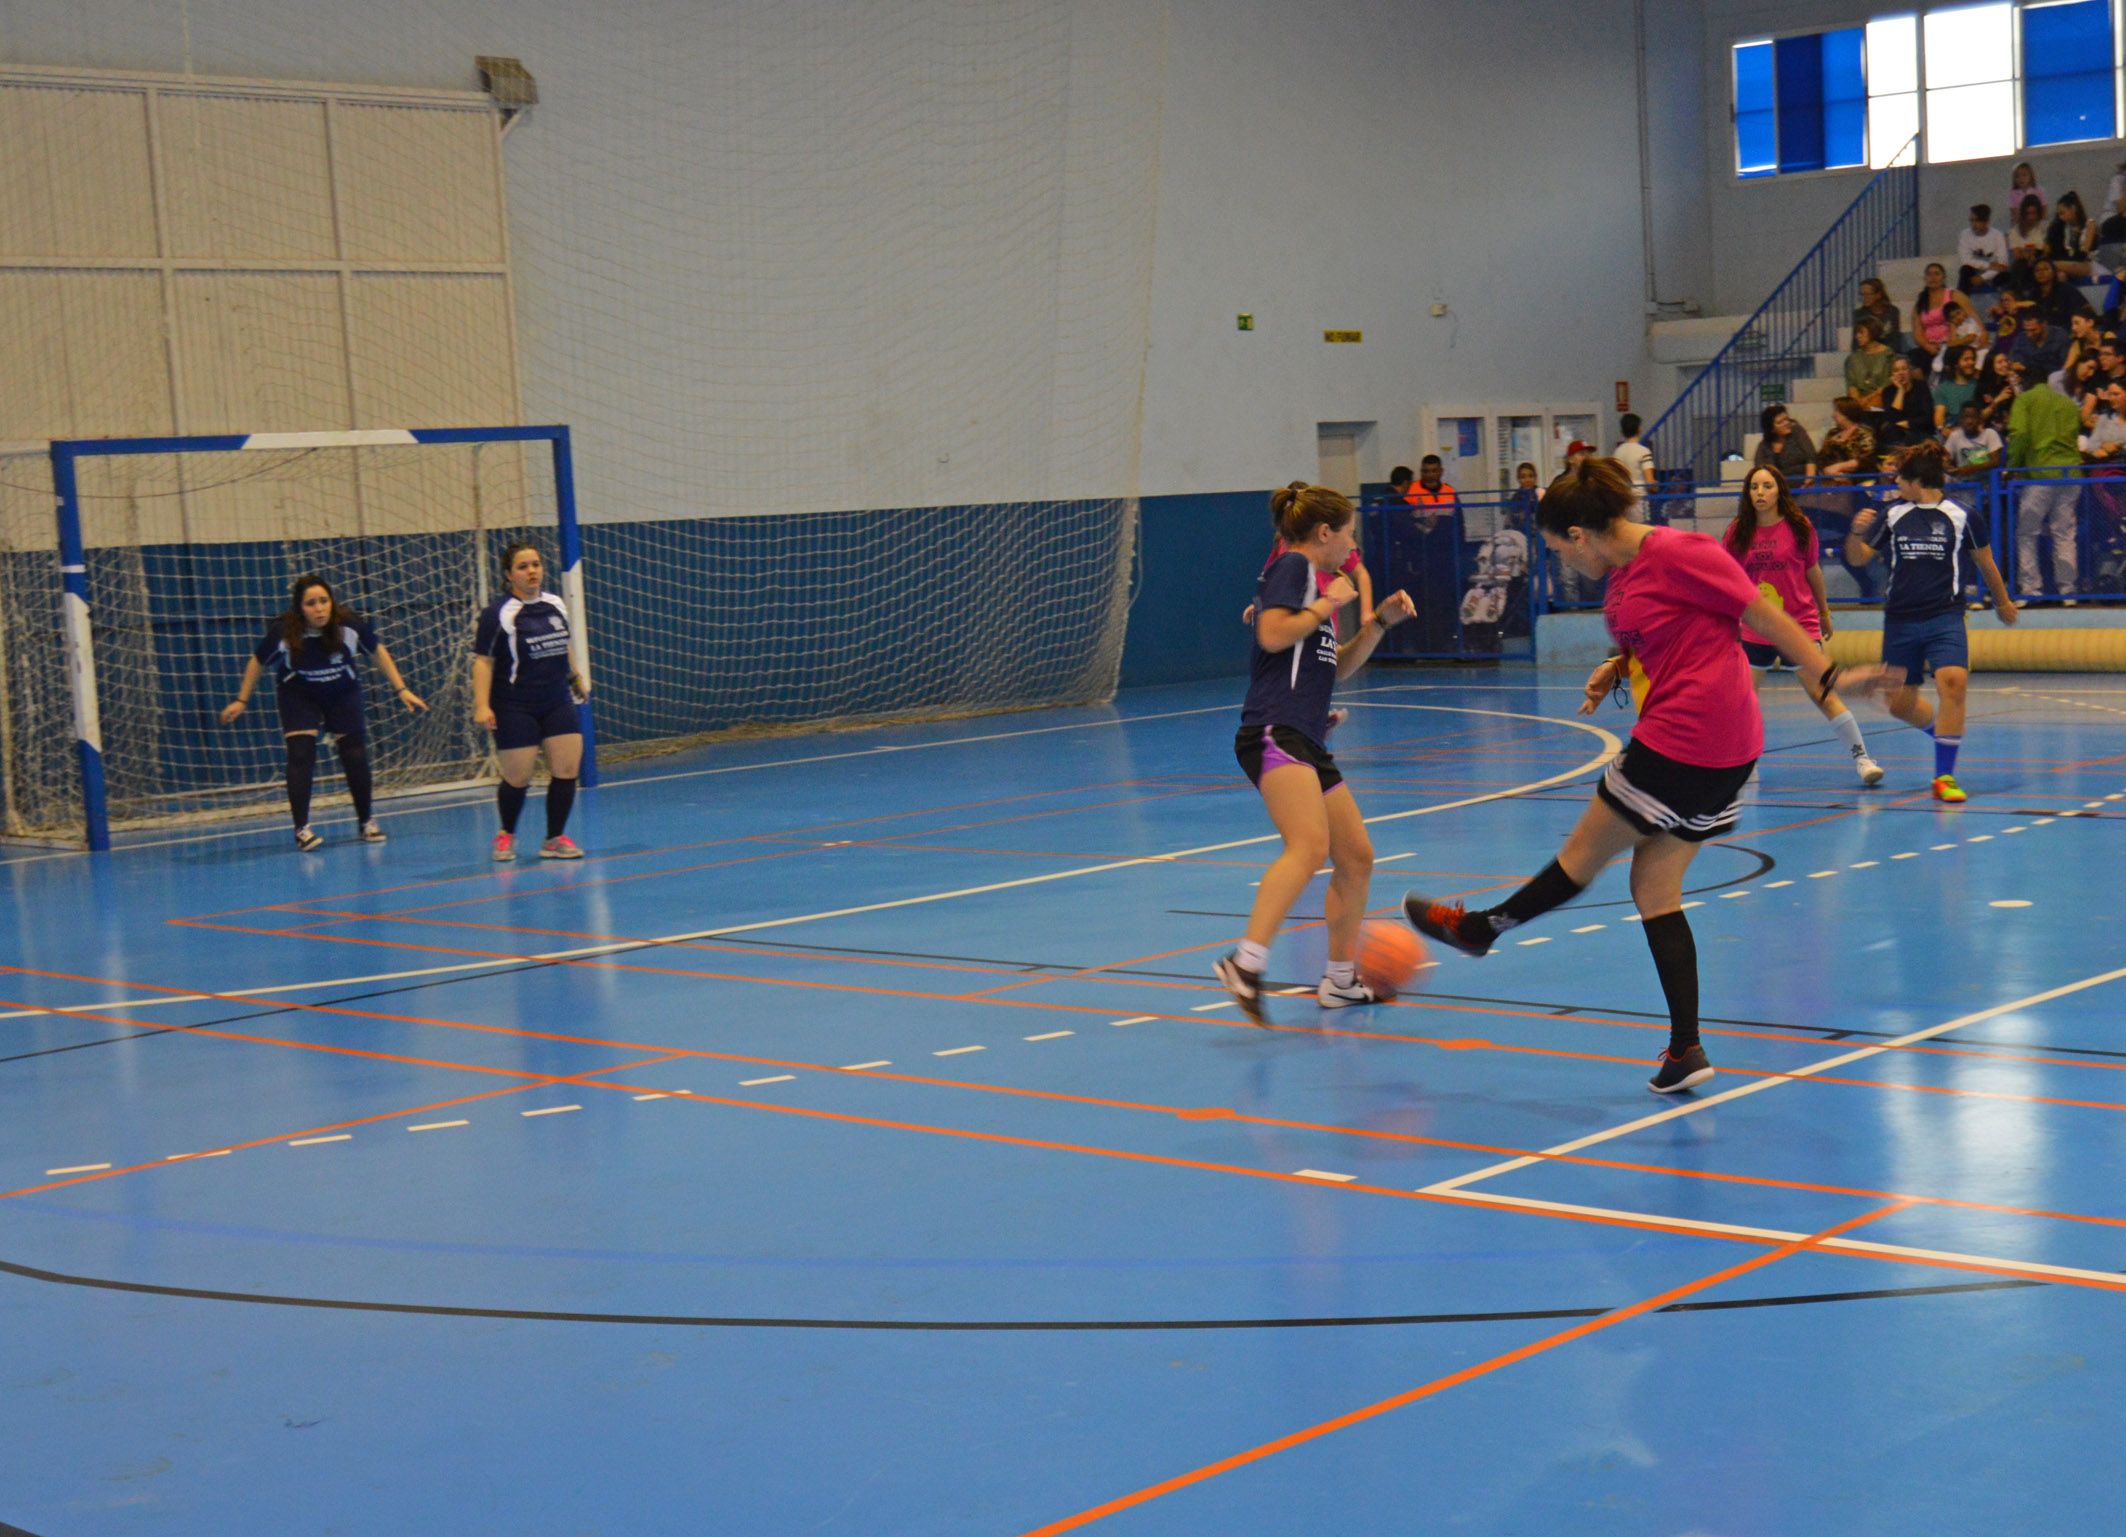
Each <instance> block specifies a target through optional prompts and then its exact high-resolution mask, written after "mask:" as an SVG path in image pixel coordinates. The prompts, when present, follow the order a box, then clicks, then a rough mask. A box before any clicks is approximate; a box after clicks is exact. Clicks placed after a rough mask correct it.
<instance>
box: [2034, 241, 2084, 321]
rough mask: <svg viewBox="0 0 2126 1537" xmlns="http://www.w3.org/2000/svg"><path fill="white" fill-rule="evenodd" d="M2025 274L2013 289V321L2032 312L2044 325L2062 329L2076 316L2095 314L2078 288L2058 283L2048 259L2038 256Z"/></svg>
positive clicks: (2055, 269)
mask: <svg viewBox="0 0 2126 1537" xmlns="http://www.w3.org/2000/svg"><path fill="white" fill-rule="evenodd" d="M2028 271H2029V275H2028V276H2027V277H2026V278H2024V279H2023V281H2022V282H2021V283H2019V284H2018V285H2017V286H2016V288H2015V299H2016V315H2017V318H2021V317H2022V316H2025V315H2028V314H2029V313H2030V312H2031V311H2032V310H2036V311H2037V312H2038V313H2039V314H2040V315H2042V316H2044V317H2045V321H2046V323H2047V324H2048V325H2055V326H2064V325H2066V324H2067V323H2068V322H2069V321H2071V320H2073V319H2074V317H2075V316H2077V315H2094V314H2095V313H2096V311H2094V310H2092V309H2091V308H2090V307H2089V301H2088V300H2087V299H2085V298H2083V297H2082V291H2081V290H2080V289H2079V288H2077V287H2075V286H2074V285H2073V284H2072V283H2064V282H2062V281H2060V271H2059V264H2058V263H2056V262H2055V261H2053V259H2052V258H2051V257H2049V256H2040V257H2039V258H2038V259H2037V260H2036V261H2034V262H2032V263H2031V264H2030V266H2029V269H2028Z"/></svg>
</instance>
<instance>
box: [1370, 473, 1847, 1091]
mask: <svg viewBox="0 0 2126 1537" xmlns="http://www.w3.org/2000/svg"><path fill="white" fill-rule="evenodd" d="M1633 500H1634V493H1633V489H1632V485H1631V481H1630V480H1629V478H1628V477H1627V476H1626V475H1625V473H1624V468H1623V466H1622V465H1620V464H1618V463H1617V462H1616V461H1615V460H1614V459H1589V460H1587V461H1585V462H1584V463H1582V464H1580V465H1578V466H1576V467H1575V468H1573V469H1571V470H1568V471H1566V472H1565V473H1564V474H1563V475H1561V476H1559V477H1558V478H1557V480H1556V481H1554V482H1553V483H1552V484H1551V487H1550V490H1549V491H1548V492H1547V493H1546V494H1545V495H1544V497H1543V500H1542V503H1541V504H1540V506H1539V507H1538V508H1537V511H1536V520H1537V522H1538V524H1539V525H1540V526H1541V529H1542V533H1543V543H1544V544H1545V545H1546V546H1548V547H1549V549H1550V552H1551V553H1552V554H1553V555H1555V556H1556V557H1557V558H1558V559H1559V560H1561V561H1563V562H1564V563H1565V564H1566V565H1567V566H1569V567H1571V568H1572V569H1573V570H1574V571H1576V572H1578V573H1579V574H1580V575H1582V576H1584V577H1587V578H1589V579H1590V580H1592V581H1597V582H1599V581H1601V580H1602V579H1603V578H1604V577H1607V578H1608V588H1607V591H1606V592H1605V594H1604V596H1603V602H1602V609H1603V617H1604V618H1605V619H1606V620H1607V621H1608V624H1609V632H1610V634H1611V636H1612V637H1614V638H1615V640H1616V643H1617V645H1618V647H1619V651H1618V654H1617V655H1615V656H1612V657H1610V658H1609V659H1608V660H1607V661H1605V662H1603V663H1602V664H1601V665H1600V666H1599V667H1597V668H1596V669H1595V670H1594V672H1593V674H1592V675H1591V676H1590V677H1589V678H1588V680H1587V700H1586V703H1585V704H1583V705H1582V706H1581V707H1580V713H1581V714H1582V715H1591V714H1592V713H1594V709H1595V706H1596V705H1598V704H1599V703H1600V702H1601V700H1602V696H1603V695H1605V694H1607V693H1609V692H1610V691H1611V690H1612V689H1613V688H1615V687H1616V686H1617V685H1618V683H1620V682H1621V681H1622V680H1623V679H1624V678H1625V676H1626V669H1627V666H1628V663H1629V661H1630V660H1633V659H1635V660H1637V662H1638V663H1639V665H1640V666H1641V667H1642V668H1644V669H1645V672H1646V676H1647V679H1648V687H1647V691H1646V699H1645V702H1644V703H1643V704H1642V705H1641V706H1640V710H1639V723H1638V725H1637V727H1636V728H1634V730H1633V731H1632V734H1631V742H1630V744H1629V745H1628V746H1627V747H1626V748H1625V749H1624V752H1623V755H1622V756H1620V757H1618V758H1617V759H1616V760H1615V761H1613V762H1612V763H1611V764H1610V765H1609V769H1608V772H1606V773H1605V774H1604V775H1603V776H1602V782H1601V784H1600V786H1599V787H1598V788H1597V789H1596V791H1595V795H1594V799H1593V800H1592V801H1590V802H1589V803H1588V806H1587V809H1586V810H1585V811H1584V812H1582V813H1581V814H1580V821H1579V825H1578V826H1576V827H1574V828H1573V830H1572V833H1571V835H1570V836H1568V837H1567V838H1566V840H1565V846H1564V848H1562V849H1560V850H1559V851H1558V857H1557V858H1556V859H1553V860H1552V861H1551V862H1550V863H1549V864H1548V865H1546V866H1544V868H1543V870H1542V873H1541V874H1539V875H1537V876H1536V877H1535V879H1533V880H1531V881H1530V882H1528V884H1527V885H1525V886H1523V887H1521V889H1520V890H1518V891H1516V892H1515V893H1514V894H1513V895H1512V896H1510V897H1508V898H1507V899H1506V900H1505V901H1504V902H1502V903H1500V904H1499V905H1498V906H1496V907H1487V908H1484V909H1482V910H1481V911H1478V912H1466V911H1464V910H1463V907H1462V904H1461V903H1459V902H1435V901H1432V900H1430V899H1428V898H1426V897H1421V896H1419V895H1418V894H1417V893H1416V892H1411V893H1410V894H1409V895H1407V896H1405V897H1404V898H1403V912H1404V915H1405V916H1407V917H1408V918H1409V920H1410V922H1411V923H1412V924H1413V925H1414V926H1415V927H1416V928H1417V929H1418V930H1419V931H1420V932H1422V933H1425V934H1428V935H1430V936H1431V937H1432V938H1434V939H1437V940H1439V941H1440V942H1441V943H1443V944H1447V945H1451V946H1452V947H1453V948H1455V949H1457V950H1460V951H1463V952H1464V953H1465V954H1469V955H1482V954H1484V953H1485V952H1486V951H1487V950H1489V949H1490V948H1491V946H1492V944H1493V943H1494V942H1495V941H1496V940H1497V939H1498V937H1499V935H1501V934H1503V933H1505V932H1506V931H1507V930H1508V929H1511V928H1514V927H1516V926H1517V925H1520V924H1523V923H1526V922H1528V920H1529V919H1531V918H1535V917H1538V916H1540V915H1541V914H1543V913H1546V912H1548V911H1550V909H1552V908H1553V907H1557V906H1559V905H1561V904H1563V903H1566V902H1570V901H1571V900H1572V899H1573V898H1574V897H1576V896H1578V895H1579V894H1580V893H1581V892H1582V891H1583V890H1585V889H1586V887H1587V884H1588V882H1590V881H1592V880H1593V879H1594V878H1595V876H1596V875H1598V874H1599V873H1600V872H1601V870H1602V867H1603V866H1604V865H1606V864H1608V863H1609V862H1610V860H1612V859H1614V858H1616V856H1617V855H1619V854H1621V853H1623V852H1624V851H1625V850H1626V849H1629V850H1630V851H1631V895H1632V901H1633V903H1634V904H1636V906H1637V907H1638V909H1639V915H1640V917H1641V919H1642V920H1643V922H1642V923H1641V925H1640V926H1641V928H1642V929H1643V930H1644V931H1645V934H1646V944H1647V948H1648V949H1650V950H1651V951H1652V952H1653V957H1654V969H1655V970H1656V971H1657V972H1658V973H1659V974H1660V977H1661V991H1662V993H1663V995H1664V996H1665V997H1666V998H1667V1000H1668V1011H1669V1041H1668V1049H1667V1050H1666V1051H1664V1052H1662V1053H1661V1060H1660V1062H1659V1064H1658V1065H1657V1067H1656V1068H1655V1071H1654V1076H1653V1078H1652V1079H1651V1080H1650V1081H1649V1083H1648V1087H1649V1088H1651V1089H1653V1090H1654V1092H1655V1093H1657V1094H1674V1093H1677V1092H1679V1091H1681V1090H1683V1089H1690V1088H1695V1087H1697V1086H1698V1085H1699V1084H1701V1083H1704V1082H1705V1081H1706V1080H1707V1079H1709V1078H1711V1077H1712V1076H1713V1068H1712V1064H1711V1063H1710V1062H1708V1061H1707V1060H1706V1057H1705V1048H1704V1046H1703V1045H1702V1044H1700V1042H1699V1039H1698V948H1697V942H1696V941H1695V940H1694V939H1693V938H1692V937H1691V931H1690V920H1689V919H1688V918H1686V917H1685V916H1684V914H1683V876H1684V872H1685V871H1686V870H1688V869H1689V868H1690V862H1691V860H1692V859H1693V858H1694V857H1696V855H1697V852H1698V846H1699V845H1700V844H1701V843H1703V842H1704V841H1705V840H1706V839H1708V838H1711V837H1713V836H1715V835H1716V834H1719V833H1723V832H1726V831H1727V830H1728V829H1729V828H1731V827H1733V826H1734V825H1735V817H1736V814H1737V812H1738V811H1739V810H1740V805H1741V803H1740V800H1739V798H1738V797H1739V796H1740V795H1741V793H1742V787H1743V785H1744V784H1745V783H1746V782H1747V781H1748V779H1749V776H1750V770H1751V769H1752V768H1753V767H1754V766H1755V764H1756V761H1757V755H1758V753H1759V752H1761V751H1762V750H1763V747H1764V718H1763V716H1762V715H1761V714H1760V713H1759V711H1758V708H1757V695H1756V689H1755V686H1754V685H1753V683H1752V681H1751V678H1750V670H1749V663H1748V662H1747V661H1746V660H1745V659H1744V657H1743V655H1742V647H1741V646H1740V645H1739V644H1737V641H1738V640H1739V638H1740V637H1739V633H1738V631H1739V627H1740V626H1741V625H1743V624H1747V625H1748V626H1749V627H1750V628H1751V629H1752V630H1754V631H1756V632H1757V633H1758V634H1759V635H1763V636H1765V637H1767V638H1768V639H1769V640H1770V641H1771V643H1772V644H1773V645H1774V646H1776V647H1777V648H1778V649H1779V652H1780V654H1781V655H1783V656H1785V657H1786V658H1787V660H1789V661H1791V662H1793V663H1794V664H1795V665H1796V666H1797V667H1798V668H1800V670H1801V674H1802V676H1803V677H1804V678H1806V679H1808V680H1810V682H1809V684H1808V685H1806V686H1807V687H1808V690H1809V697H1810V698H1812V699H1819V700H1820V699H1822V698H1823V697H1825V696H1826V695H1828V694H1830V692H1831V690H1832V687H1833V685H1834V684H1835V683H1836V682H1837V680H1838V677H1839V669H1838V668H1837V667H1836V666H1835V665H1833V664H1832V662H1831V661H1830V659H1829V658H1828V657H1826V656H1825V655H1824V654H1823V652H1822V651H1821V650H1820V649H1818V647H1817V645H1816V642H1815V641H1813V640H1811V639H1810V638H1809V635H1808V632H1807V631H1805V630H1803V629H1802V628H1801V626H1800V625H1798V624H1796V623H1795V622H1794V620H1793V619H1792V618H1791V617H1790V616H1789V615H1788V614H1787V613H1786V612H1785V611H1784V610H1783V609H1782V608H1780V607H1779V605H1778V604H1777V602H1775V601H1774V600H1773V599H1771V598H1768V597H1766V596H1765V595H1764V594H1763V593H1761V592H1759V591H1758V590H1757V587H1756V584H1755V583H1753V582H1751V581H1750V579H1749V578H1748V577H1747V576H1745V575H1743V573H1742V568H1741V567H1740V566H1738V565H1736V564H1735V562H1734V560H1733V559H1732V558H1730V557H1729V555H1728V554H1727V552H1726V551H1725V550H1723V549H1721V548H1720V546H1719V544H1718V543H1717V542H1715V541H1714V540H1712V539H1710V538H1708V537H1707V536H1706V535H1704V534H1691V533H1685V532H1683V531H1682V530H1680V529H1673V528H1652V527H1649V526H1647V525H1646V524H1644V523H1634V522H1633V521H1632V520H1631V517H1630V512H1631V509H1632V505H1633ZM1845 676H1846V677H1847V678H1848V679H1850V680H1852V682H1853V683H1854V684H1857V685H1859V686H1860V687H1862V688H1865V689H1876V688H1880V687H1881V686H1882V684H1883V677H1884V669H1882V668H1880V667H1874V668H1854V669H1852V670H1851V671H1849V672H1847V673H1846V674H1845Z"/></svg>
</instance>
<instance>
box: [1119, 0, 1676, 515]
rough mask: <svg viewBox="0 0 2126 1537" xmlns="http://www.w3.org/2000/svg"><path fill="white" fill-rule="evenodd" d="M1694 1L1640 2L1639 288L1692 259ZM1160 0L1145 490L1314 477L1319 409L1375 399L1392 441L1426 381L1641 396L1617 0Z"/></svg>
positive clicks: (1409, 435)
mask: <svg viewBox="0 0 2126 1537" xmlns="http://www.w3.org/2000/svg"><path fill="white" fill-rule="evenodd" d="M1696 9H1697V7H1696V5H1695V4H1694V3H1682V4H1656V5H1655V6H1654V7H1653V10H1654V13H1655V17H1654V21H1655V24H1654V26H1653V27H1652V33H1653V37H1652V44H1653V47H1654V49H1655V50H1656V62H1655V70H1654V76H1655V79H1656V81H1657V82H1659V91H1660V103H1661V112H1662V116H1661V118H1660V121H1659V125H1658V128H1657V135H1656V140H1657V142H1656V157H1657V162H1658V163H1659V165H1660V167H1661V174H1660V175H1658V176H1657V178H1656V180H1657V184H1658V185H1659V187H1660V189H1661V194H1662V196H1661V201H1660V208H1661V215H1662V227H1661V229H1660V231H1659V232H1658V233H1657V250H1659V251H1660V252H1661V253H1662V255H1663V257H1664V261H1663V266H1662V281H1663V283H1664V284H1665V285H1672V286H1675V287H1677V288H1678V289H1679V290H1680V292H1678V293H1675V294H1671V293H1667V292H1664V293H1663V294H1662V297H1663V298H1670V297H1693V296H1694V295H1692V294H1691V293H1690V292H1689V289H1690V287H1691V286H1692V285H1694V284H1699V283H1702V282H1703V281H1704V278H1705V274H1706V271H1707V266H1706V263H1705V260H1704V252H1705V250H1706V246H1705V243H1704V240H1703V228H1702V224H1701V223H1700V221H1699V220H1698V219H1697V218H1696V217H1695V209H1694V208H1693V207H1692V206H1691V205H1692V204H1694V202H1695V197H1694V195H1693V194H1694V193H1695V190H1696V188H1697V187H1698V186H1699V185H1700V176H1701V174H1702V161H1701V159H1700V156H1701V154H1702V150H1701V148H1700V144H1701V140H1700V136H1699V134H1698V132H1697V117H1696V108H1695V106H1694V99H1695V97H1696V95H1697V90H1696V85H1695V82H1697V81H1698V80H1699V78H1700V77H1699V75H1698V71H1697V68H1696V62H1695V61H1696V59H1697V57H1698V51H1699V48H1700V46H1701V44H1700V35H1699V33H1698V31H1697V30H1696ZM1173 18H1174V25H1173V33H1172V42H1171V45H1170V47H1169V50H1168V58H1169V64H1168V76H1167V92H1166V127H1165V133H1164V136H1163V141H1162V150H1161V156H1160V162H1161V177H1160V183H1161V187H1160V202H1159V231H1158V245H1157V253H1158V254H1157V261H1156V273H1157V276H1156V281H1155V286H1154V303H1153V310H1152V356H1151V369H1150V375H1149V380H1148V387H1147V398H1146V409H1145V439H1144V486H1145V490H1146V491H1147V492H1167V491H1185V490H1195V489H1213V488H1234V487H1242V486H1261V485H1269V484H1276V483H1280V482H1283V481H1285V480H1288V479H1290V478H1292V477H1293V476H1294V475H1311V474H1312V473H1313V469H1314V464H1315V424H1316V423H1317V422H1326V421H1378V422H1379V423H1380V424H1381V431H1380V434H1379V439H1378V441H1379V445H1380V454H1381V457H1382V458H1383V460H1384V461H1385V464H1392V463H1393V462H1395V461H1396V460H1398V459H1408V458H1409V457H1410V455H1411V454H1412V453H1413V452H1414V451H1415V448H1416V443H1417V422H1418V418H1419V413H1420V412H1421V410H1422V409H1423V407H1424V406H1425V405H1426V404H1427V403H1428V402H1432V403H1456V402H1479V403H1481V402H1486V401H1514V400H1556V401H1571V400H1581V399H1586V400H1593V401H1597V402H1602V403H1605V404H1606V403H1607V402H1608V401H1609V400H1610V398H1611V391H1612V386H1613V382H1614V381H1615V380H1617V379H1632V380H1634V381H1637V382H1639V384H1640V385H1641V389H1640V391H1639V395H1640V396H1641V397H1643V394H1644V389H1643V386H1644V382H1645V380H1646V379H1647V378H1648V377H1650V375H1651V372H1652V371H1651V370H1650V369H1649V368H1648V367H1647V365H1646V363H1645V339H1644V338H1645V327H1644V320H1645V304H1644V286H1645V279H1644V269H1643V252H1644V246H1643V243H1642V240H1641V233H1640V212H1639V207H1640V205H1639V176H1638V163H1637V139H1636V126H1635V112H1634V99H1633V97H1634V93H1633V68H1632V38H1631V8H1630V5H1629V4H1628V3H1626V0H1597V3H1595V4H1591V5H1590V4H1581V3H1573V0H1493V3H1488V4H1486V5H1483V6H1465V5H1446V4H1439V5H1431V6H1398V5H1391V4H1387V3H1382V0H1317V3H1314V4H1310V5H1307V6H1294V5H1290V4H1287V3H1283V0H1175V3H1174V6H1173ZM1507 40H1510V42H1509V41H1507ZM1434 302H1443V303H1445V304H1447V305H1448V306H1449V307H1450V309H1451V311H1452V313H1451V315H1450V316H1449V317H1447V318H1444V319H1434V318H1432V317H1431V316H1430V315H1429V314H1428V313H1427V311H1428V308H1429V306H1430V305H1431V304H1432V303H1434ZM1241 312H1251V313H1253V315H1254V316H1255V322H1256V329H1255V330H1254V331H1253V332H1241V331H1239V330H1238V329H1237V327H1236V325H1235V316H1236V315H1237V314H1239V313H1241ZM1331 328H1337V329H1342V328H1351V329H1361V330H1363V331H1364V332H1365V341H1364V343H1363V344H1362V345H1359V346H1356V347H1353V346H1345V345H1327V344H1324V343H1323V341H1322V338H1321V333H1322V331H1323V330H1325V329H1331ZM1635 403H1638V402H1637V399H1635ZM1650 403H1651V402H1649V404H1650ZM1385 464H1384V465H1383V466H1382V467H1383V468H1384V467H1385Z"/></svg>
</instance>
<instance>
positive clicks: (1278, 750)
mask: <svg viewBox="0 0 2126 1537" xmlns="http://www.w3.org/2000/svg"><path fill="white" fill-rule="evenodd" d="M1233 756H1234V757H1236V758H1238V759H1239V760H1240V771H1241V772H1242V773H1244V774H1246V775H1247V776H1248V783H1249V784H1251V785H1254V786H1256V787H1257V788H1258V789H1259V788H1261V786H1262V776H1263V775H1264V774H1267V773H1268V772H1269V771H1270V770H1271V769H1274V768H1285V767H1298V768H1310V769H1312V770H1313V771H1314V774H1315V777H1316V778H1318V779H1319V780H1320V781H1321V793H1322V794H1324V795H1326V794H1328V793H1329V792H1330V791H1331V790H1333V789H1335V788H1336V787H1337V786H1338V785H1340V784H1342V783H1343V782H1344V776H1343V770H1341V769H1339V768H1338V767H1337V766H1336V760H1335V759H1334V758H1332V757H1331V756H1329V750H1328V749H1327V748H1326V747H1323V746H1321V745H1320V744H1319V743H1317V742H1315V741H1313V740H1312V739H1311V738H1309V737H1308V736H1307V735H1306V733H1305V732H1303V731H1297V730H1294V729H1293V728H1292V727H1290V726H1242V727H1241V728H1240V730H1239V731H1238V732H1237V733H1236V734H1235V735H1234V737H1233Z"/></svg>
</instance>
